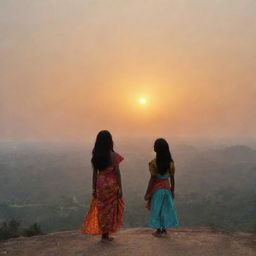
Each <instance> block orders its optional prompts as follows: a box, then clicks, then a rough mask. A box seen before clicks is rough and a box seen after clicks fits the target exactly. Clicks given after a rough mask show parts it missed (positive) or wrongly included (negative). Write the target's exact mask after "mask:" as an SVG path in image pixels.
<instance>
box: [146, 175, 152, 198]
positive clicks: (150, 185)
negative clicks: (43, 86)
mask: <svg viewBox="0 0 256 256" xmlns="http://www.w3.org/2000/svg"><path fill="white" fill-rule="evenodd" d="M153 179H154V177H153V176H151V177H150V179H149V182H148V188H147V191H146V194H145V196H144V199H145V200H148V199H149V192H150V191H151V189H152V186H153Z"/></svg>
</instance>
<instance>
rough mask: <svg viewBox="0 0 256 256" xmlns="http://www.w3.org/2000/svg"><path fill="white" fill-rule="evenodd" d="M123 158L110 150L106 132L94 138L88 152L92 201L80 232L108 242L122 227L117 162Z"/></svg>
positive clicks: (120, 188) (111, 141) (121, 201)
mask: <svg viewBox="0 0 256 256" xmlns="http://www.w3.org/2000/svg"><path fill="white" fill-rule="evenodd" d="M122 160H123V157H122V156H120V155H119V154H118V153H116V152H115V151H114V149H113V140H112V136H111V134H110V132H109V131H101V132H99V134H98V135H97V138H96V142H95V146H94V149H93V151H92V160H91V162H92V168H93V180H92V184H93V186H92V188H93V192H92V195H93V198H92V201H91V205H90V209H89V212H88V214H87V216H86V217H85V219H84V222H83V226H82V228H81V232H82V233H84V234H101V235H102V240H105V241H112V240H113V238H112V237H110V234H111V233H115V232H117V231H118V229H119V228H120V227H121V225H122V224H123V212H124V202H123V199H122V183H121V175H120V170H119V163H120V162H121V161H122Z"/></svg>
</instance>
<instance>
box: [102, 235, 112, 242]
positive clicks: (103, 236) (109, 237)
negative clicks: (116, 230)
mask: <svg viewBox="0 0 256 256" xmlns="http://www.w3.org/2000/svg"><path fill="white" fill-rule="evenodd" d="M101 240H102V241H108V242H110V241H113V240H114V237H111V236H109V234H108V233H105V234H103V235H102V237H101Z"/></svg>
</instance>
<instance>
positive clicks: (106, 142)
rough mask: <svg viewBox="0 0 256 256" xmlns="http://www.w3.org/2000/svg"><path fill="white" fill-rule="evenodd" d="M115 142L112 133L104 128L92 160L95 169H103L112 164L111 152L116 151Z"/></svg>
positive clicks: (97, 141) (97, 140)
mask: <svg viewBox="0 0 256 256" xmlns="http://www.w3.org/2000/svg"><path fill="white" fill-rule="evenodd" d="M113 144H114V143H113V139H112V135H111V133H110V132H109V131H106V130H103V131H100V132H99V133H98V135H97V137H96V142H95V145H94V148H93V150H92V160H91V161H92V164H93V167H94V168H95V169H97V170H99V171H102V170H104V169H105V168H106V167H108V166H109V165H110V164H111V152H113V151H114V149H113Z"/></svg>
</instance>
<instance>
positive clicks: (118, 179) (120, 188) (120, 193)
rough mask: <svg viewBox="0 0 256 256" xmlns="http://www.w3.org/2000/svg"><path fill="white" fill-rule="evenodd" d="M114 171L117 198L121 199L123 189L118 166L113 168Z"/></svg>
mask: <svg viewBox="0 0 256 256" xmlns="http://www.w3.org/2000/svg"><path fill="white" fill-rule="evenodd" d="M115 171H116V177H117V184H118V186H119V193H118V195H119V197H120V198H122V197H123V188H122V180H121V173H120V168H119V165H116V166H115Z"/></svg>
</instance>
